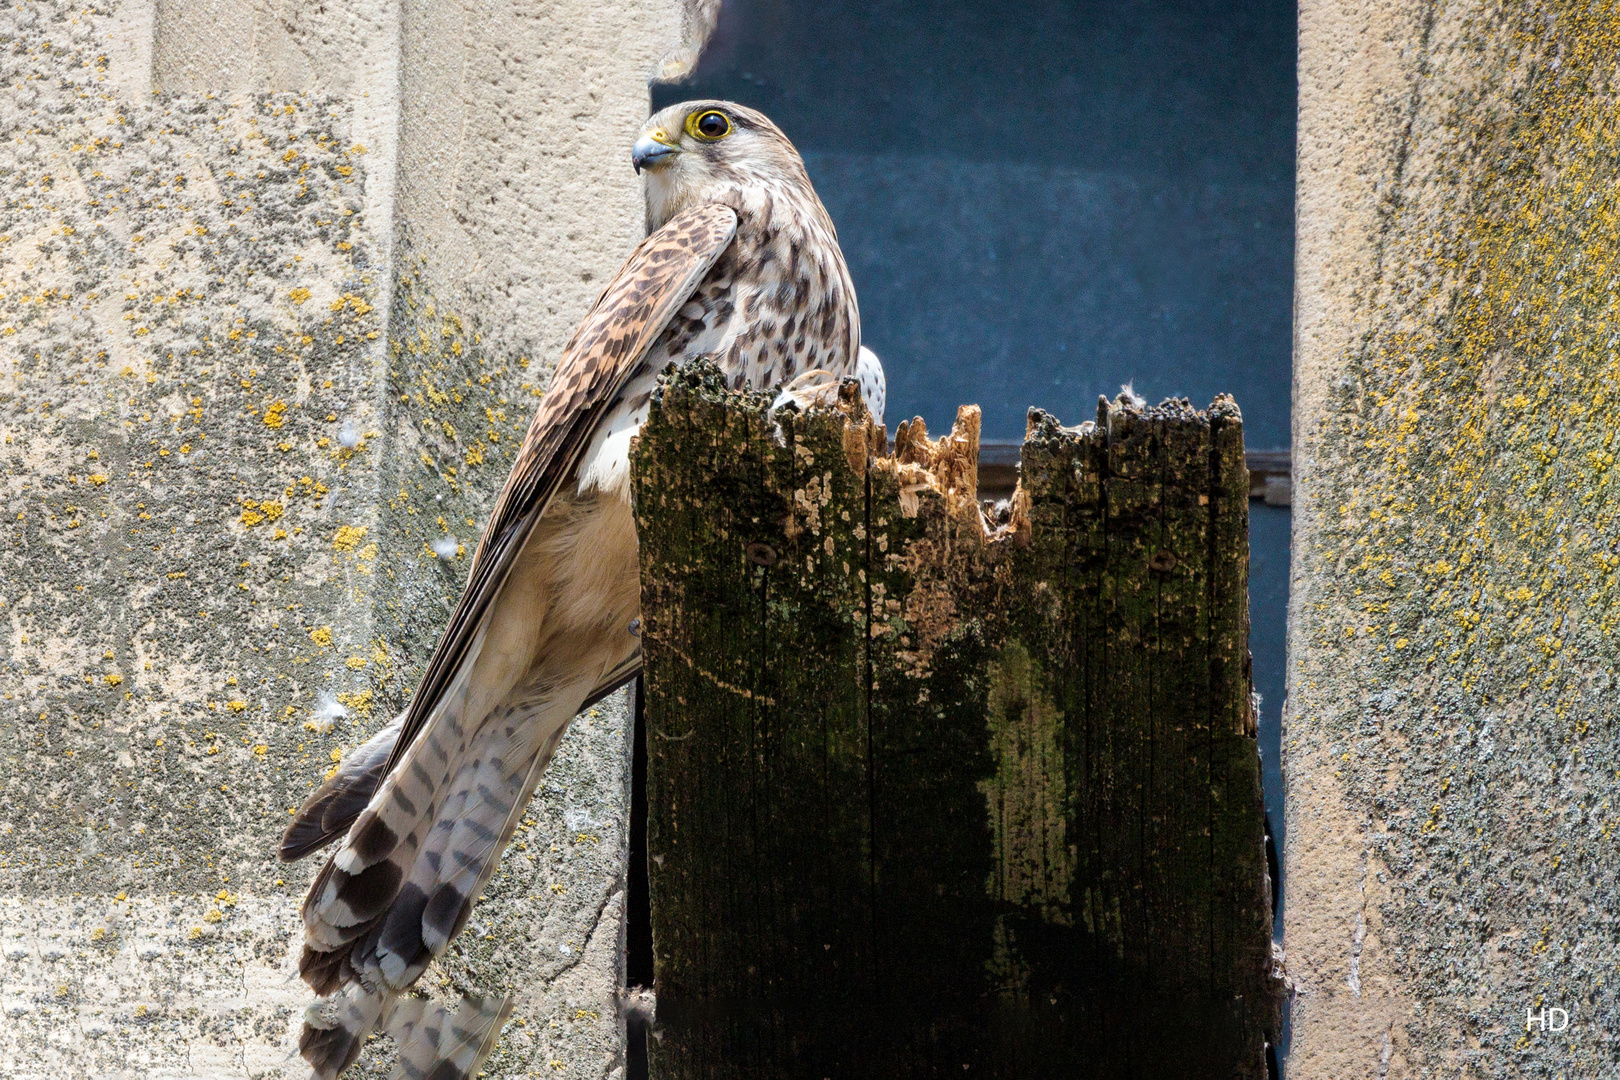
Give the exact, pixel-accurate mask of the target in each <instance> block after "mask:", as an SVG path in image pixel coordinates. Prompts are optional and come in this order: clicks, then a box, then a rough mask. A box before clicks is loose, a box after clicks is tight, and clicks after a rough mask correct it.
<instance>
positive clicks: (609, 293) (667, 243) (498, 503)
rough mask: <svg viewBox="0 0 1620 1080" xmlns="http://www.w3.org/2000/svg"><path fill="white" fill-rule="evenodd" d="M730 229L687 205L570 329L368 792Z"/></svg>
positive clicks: (617, 681)
mask: <svg viewBox="0 0 1620 1080" xmlns="http://www.w3.org/2000/svg"><path fill="white" fill-rule="evenodd" d="M736 232H737V214H736V211H734V210H732V209H731V208H730V207H727V206H721V205H718V204H711V205H705V206H696V207H692V208H691V209H689V210H685V211H683V212H681V213H680V214H677V215H676V216H675V217H673V218H671V219H670V220H669V221H668V222H667V223H666V224H665V225H664V227H663V228H661V229H659V230H658V231H657V232H655V233H653V234H652V235H651V236H649V237H647V239H645V240H643V241H642V242H641V244H640V246H638V247H637V248H636V250H635V252H634V253H632V254H631V256H630V258H629V259H628V260H626V262H625V264H624V266H623V267H622V268H621V269H620V270H619V272H618V274H617V275H615V276H614V278H613V280H612V281H610V282H609V283H608V286H607V288H605V289H603V290H602V295H601V296H600V297H599V298H598V299H597V301H596V305H595V306H594V307H593V308H592V309H591V312H590V314H589V315H587V316H586V317H585V320H584V321H583V322H582V323H580V325H579V328H578V329H577V330H575V331H574V336H573V337H572V338H570V339H569V342H568V344H567V345H566V346H565V347H564V348H563V353H562V357H561V359H560V360H559V361H558V363H557V372H556V375H555V376H554V377H553V378H552V381H551V387H550V388H549V389H548V390H547V392H546V396H545V398H544V399H543V400H542V401H541V403H540V408H539V409H538V410H536V412H535V414H534V419H533V421H531V422H530V424H529V430H528V433H527V434H526V435H525V436H524V439H523V445H522V447H520V448H519V450H518V455H517V460H516V461H514V462H513V464H512V471H511V473H510V474H509V475H508V476H507V478H506V486H505V487H503V488H502V489H501V493H500V495H499V496H498V497H497V498H496V500H495V508H494V510H493V512H492V513H491V514H490V519H489V524H488V525H487V526H486V527H485V529H484V534H483V536H482V537H481V538H480V539H479V541H478V548H477V550H476V551H475V552H474V554H473V561H472V569H471V571H470V572H469V574H468V578H467V585H466V588H465V589H464V590H463V591H462V594H461V600H460V602H459V603H457V605H456V608H455V611H454V612H452V613H451V616H450V622H449V625H448V626H446V627H445V631H444V633H443V635H441V636H440V638H439V643H438V646H437V647H436V648H435V649H434V652H433V656H432V658H431V659H430V660H429V661H428V666H427V672H426V674H425V675H423V677H422V682H421V685H420V686H418V687H417V690H416V694H415V696H413V697H412V699H411V703H410V705H409V706H408V708H407V709H406V712H405V714H404V723H403V725H402V726H401V728H400V730H399V736H398V738H397V740H395V741H394V744H393V748H392V750H391V751H390V753H389V755H388V758H387V762H386V764H384V765H383V767H382V768H380V769H374V770H368V773H369V772H374V777H373V776H367V778H366V779H367V780H368V781H370V783H369V785H368V786H369V787H370V788H371V789H372V790H375V787H376V782H377V781H380V780H381V779H382V777H384V776H386V775H388V774H389V773H391V772H392V771H393V769H394V767H395V766H396V765H398V764H399V761H400V759H401V758H402V757H403V756H404V754H405V751H406V750H408V749H409V748H410V745H411V743H412V741H414V740H415V738H416V736H417V735H418V734H419V733H420V732H421V731H422V728H423V726H424V725H425V724H426V723H427V720H428V718H429V717H430V716H432V714H433V711H434V709H435V708H436V707H437V706H438V704H439V701H440V699H441V698H443V696H444V694H445V692H446V690H447V689H448V688H449V686H450V684H451V681H452V680H453V678H454V676H455V673H456V671H457V670H458V669H459V668H460V666H461V664H462V662H463V661H464V660H465V659H466V658H467V654H468V652H469V650H470V649H472V648H473V645H474V642H475V641H476V639H477V637H478V631H479V628H480V627H481V626H482V625H483V621H484V617H485V616H486V615H487V614H488V612H489V608H490V605H491V604H492V603H493V602H494V599H495V597H496V595H497V594H498V593H499V592H500V589H501V585H502V584H503V583H504V582H505V580H506V575H507V572H508V571H509V570H510V569H511V567H512V562H513V560H514V559H515V558H516V556H517V554H518V552H519V551H521V550H522V549H523V545H524V543H525V542H526V541H527V540H528V538H529V533H530V531H531V530H532V529H533V528H534V526H535V523H536V522H538V521H539V520H540V516H541V515H542V514H544V513H545V511H546V507H547V506H548V505H549V504H550V502H551V499H552V497H553V496H554V495H555V494H556V493H557V491H558V490H559V489H560V488H561V486H562V484H563V482H564V481H566V480H567V479H568V478H569V477H570V476H571V475H572V474H573V472H574V470H575V467H576V466H577V465H578V463H579V459H580V456H581V455H582V454H583V453H584V451H585V449H586V447H587V446H588V445H589V444H590V439H591V435H592V434H593V433H594V431H595V430H596V427H597V425H598V424H599V423H601V421H602V419H603V417H604V416H605V415H606V413H607V412H608V410H609V409H610V408H611V407H612V405H613V401H614V398H615V396H616V395H617V394H618V392H619V391H620V390H621V389H622V388H623V386H624V384H625V382H626V381H627V380H628V379H629V378H630V375H631V374H632V373H633V372H634V370H635V368H636V365H637V364H638V363H640V361H641V360H642V358H643V357H644V356H646V354H647V350H648V349H650V348H651V347H652V345H653V342H655V341H656V340H657V339H658V336H659V334H661V333H662V332H663V330H664V327H665V326H666V325H668V323H669V320H670V318H671V317H672V316H673V315H674V314H675V312H676V311H677V310H679V308H680V306H681V305H682V304H684V303H685V302H686V301H687V299H688V298H689V297H690V296H691V294H692V292H693V290H694V289H696V288H697V286H698V283H699V282H700V281H702V279H703V275H704V274H706V273H708V271H709V268H710V267H711V266H713V265H714V262H715V260H716V259H718V258H719V257H720V253H721V252H723V251H724V250H725V249H726V246H727V245H728V244H730V243H731V239H732V237H733V236H735V235H736ZM638 667H639V665H638ZM633 674H634V671H631V672H629V673H628V675H633ZM628 675H626V674H625V673H615V678H613V679H612V680H610V681H611V683H612V685H608V686H606V689H607V690H608V691H609V692H610V691H611V690H612V689H617V687H618V686H619V685H622V684H623V681H624V679H625V678H627V677H628ZM323 794H330V793H327V792H325V791H324V789H323V791H322V792H317V793H316V797H317V798H318V797H320V796H322V795H323ZM306 809H308V808H306ZM305 816H306V815H299V818H298V820H300V821H301V820H303V818H304V817H305ZM323 816H324V815H323ZM334 824H335V823H334V822H326V823H325V825H326V827H324V828H322V829H320V832H321V833H323V834H325V837H326V838H330V836H331V835H334V834H333V833H332V832H331V826H332V825H334ZM309 842H310V838H309V837H307V836H302V835H301V836H299V837H297V838H293V837H291V836H289V838H288V840H287V841H284V844H287V847H286V848H284V850H287V851H289V852H291V851H297V852H298V853H299V854H302V853H304V852H305V851H308V850H312V848H311V847H310V846H309Z"/></svg>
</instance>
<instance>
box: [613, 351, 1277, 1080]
mask: <svg viewBox="0 0 1620 1080" xmlns="http://www.w3.org/2000/svg"><path fill="white" fill-rule="evenodd" d="M767 401H768V398H766V397H764V396H761V395H757V394H745V393H734V392H730V391H728V390H725V389H724V388H723V385H722V383H721V381H720V379H719V378H718V375H717V373H716V372H715V370H714V369H713V368H712V367H710V366H708V365H693V366H691V367H689V368H688V369H686V370H685V371H683V372H681V373H679V374H676V375H673V376H671V377H669V378H668V379H667V380H666V384H665V386H664V389H663V391H662V395H661V399H660V400H659V401H658V402H657V403H656V404H655V405H654V408H653V410H652V415H651V417H650V418H649V419H648V421H647V423H646V425H645V426H644V427H643V428H642V433H641V437H640V442H639V447H638V449H637V451H636V459H635V497H636V504H637V513H638V526H639V529H640V535H641V560H642V562H641V570H642V604H643V629H642V635H643V643H644V648H645V656H646V680H647V682H646V720H647V732H648V740H647V745H648V753H649V762H648V766H649V767H648V784H649V787H648V796H649V798H648V804H649V808H650V809H649V822H648V851H649V859H650V864H649V867H648V869H649V875H650V882H651V892H652V909H653V910H652V916H653V938H654V949H655V971H656V989H657V996H658V1019H657V1029H658V1031H659V1037H658V1038H655V1039H652V1040H651V1045H650V1054H651V1061H652V1075H653V1077H654V1078H656V1080H675V1078H681V1080H685V1078H693V1080H697V1078H702V1080H721V1078H728V1077H750V1078H753V1077H760V1076H772V1077H807V1078H814V1080H820V1078H823V1077H837V1078H840V1080H847V1078H854V1077H882V1078H884V1080H890V1078H892V1077H914V1076H916V1077H920V1076H953V1077H954V1076H967V1077H982V1076H996V1077H1030V1078H1035V1077H1051V1076H1091V1077H1115V1076H1118V1077H1177V1078H1195V1077H1220V1078H1221V1080H1226V1078H1229V1077H1257V1078H1261V1077H1264V1076H1265V1074H1266V1070H1265V1053H1264V1043H1265V1039H1266V1036H1267V1034H1268V1033H1270V1032H1272V1031H1273V1030H1274V1028H1275V1025H1276V1022H1277V1016H1278V1003H1279V983H1278V981H1277V980H1276V979H1275V978H1273V975H1272V971H1271V961H1270V955H1271V954H1270V931H1271V918H1270V907H1269V887H1268V882H1267V878H1266V866H1265V855H1264V840H1263V819H1262V809H1261V797H1260V771H1259V759H1258V753H1257V749H1256V743H1255V739H1254V728H1253V714H1252V710H1251V707H1250V702H1249V694H1250V682H1249V670H1248V651H1247V636H1248V601H1247V595H1246V587H1247V561H1248V543H1247V514H1248V487H1247V475H1246V473H1245V470H1244V466H1243V439H1242V422H1241V418H1240V417H1239V415H1238V411H1237V409H1236V407H1235V406H1233V405H1232V403H1231V402H1230V400H1228V399H1222V400H1220V401H1217V403H1216V404H1215V406H1213V407H1212V408H1211V409H1210V410H1209V411H1208V412H1207V413H1203V412H1198V411H1195V410H1193V409H1192V408H1190V407H1188V406H1186V405H1185V404H1178V403H1166V404H1165V405H1163V406H1160V407H1157V408H1150V409H1146V410H1140V411H1139V410H1135V409H1132V408H1130V407H1128V406H1126V405H1124V404H1120V403H1116V404H1112V405H1106V406H1104V407H1102V408H1100V409H1099V413H1098V420H1097V423H1096V425H1095V427H1092V426H1090V425H1088V426H1086V427H1084V428H1082V429H1080V430H1078V431H1075V430H1064V429H1063V428H1061V427H1059V425H1058V424H1057V422H1056V421H1054V420H1052V419H1051V418H1049V417H1045V416H1043V415H1041V414H1034V416H1033V418H1032V421H1031V425H1030V433H1029V436H1028V438H1027V440H1026V442H1025V444H1024V450H1023V466H1022V468H1023V474H1022V475H1023V480H1022V484H1023V488H1022V491H1021V494H1020V496H1019V497H1017V498H1015V500H1014V502H1013V507H1012V512H1011V514H1005V513H1004V514H1002V515H1001V518H1002V520H1001V521H1000V522H999V523H993V524H989V525H987V524H986V522H985V518H984V517H983V516H982V515H981V510H980V508H979V505H978V503H977V502H976V501H975V499H974V492H973V487H972V485H973V477H974V467H975V464H976V455H977V442H978V432H977V412H976V410H971V409H964V410H963V411H962V414H961V416H960V417H959V418H958V421H957V426H956V430H955V431H954V432H953V433H952V434H951V435H950V436H947V437H946V438H943V439H940V440H938V441H937V442H929V441H928V439H927V437H926V433H925V432H923V431H921V430H920V428H921V425H920V424H918V425H915V426H908V425H902V426H901V428H900V430H899V431H898V432H897V434H896V439H895V450H894V456H892V457H884V456H882V453H883V450H884V447H883V446H882V441H881V438H880V436H879V435H878V433H877V432H876V431H875V430H874V429H872V428H871V427H870V426H869V425H868V424H867V423H866V421H865V419H864V417H863V416H862V415H860V409H859V406H858V405H855V404H846V405H844V406H842V407H841V408H840V409H838V410H827V411H815V412H812V413H810V414H807V415H799V414H795V413H787V414H778V416H777V417H775V418H774V419H773V418H772V417H770V416H769V415H768V414H767V410H766V404H767ZM874 451H875V453H874Z"/></svg>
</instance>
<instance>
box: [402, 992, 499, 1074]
mask: <svg viewBox="0 0 1620 1080" xmlns="http://www.w3.org/2000/svg"><path fill="white" fill-rule="evenodd" d="M511 1015H512V999H511V998H510V997H502V998H491V997H473V996H468V997H464V998H462V999H461V1004H460V1007H459V1008H457V1009H456V1010H455V1011H454V1012H452V1011H451V1010H450V1009H448V1008H446V1007H445V1006H444V1005H441V1004H439V1003H437V1002H432V1001H427V1000H424V999H422V998H409V999H403V1000H401V1001H399V1002H398V1003H397V1004H395V1006H394V1010H393V1012H392V1013H391V1014H390V1015H389V1017H388V1022H387V1025H386V1026H387V1031H388V1034H389V1036H391V1037H392V1038H393V1040H394V1042H395V1043H396V1044H397V1045H398V1048H399V1057H398V1059H397V1063H396V1064H395V1066H394V1071H393V1072H392V1073H391V1074H390V1077H389V1080H466V1078H468V1077H472V1076H476V1075H477V1074H478V1067H479V1066H480V1065H482V1064H483V1063H484V1061H485V1059H486V1058H488V1057H489V1055H490V1053H491V1051H493V1050H494V1049H495V1043H496V1041H497V1040H498V1039H499V1038H500V1035H501V1027H502V1026H503V1025H504V1024H505V1023H506V1020H507V1018H508V1017H510V1016H511Z"/></svg>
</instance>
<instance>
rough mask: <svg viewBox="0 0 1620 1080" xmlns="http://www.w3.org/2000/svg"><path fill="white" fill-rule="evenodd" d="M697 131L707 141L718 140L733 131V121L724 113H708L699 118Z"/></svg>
mask: <svg viewBox="0 0 1620 1080" xmlns="http://www.w3.org/2000/svg"><path fill="white" fill-rule="evenodd" d="M697 129H698V134H699V135H702V136H703V137H704V138H705V139H718V138H720V137H721V136H722V135H726V134H728V133H729V132H730V131H731V121H730V120H727V119H726V117H725V114H724V113H717V112H707V113H704V114H703V115H702V116H700V117H698V122H697Z"/></svg>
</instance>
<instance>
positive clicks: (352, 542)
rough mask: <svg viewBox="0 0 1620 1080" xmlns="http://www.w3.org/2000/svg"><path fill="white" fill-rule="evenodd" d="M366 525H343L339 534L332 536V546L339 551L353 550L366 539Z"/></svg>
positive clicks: (339, 529)
mask: <svg viewBox="0 0 1620 1080" xmlns="http://www.w3.org/2000/svg"><path fill="white" fill-rule="evenodd" d="M365 536H366V527H365V526H364V525H343V526H340V527H339V528H338V531H337V534H336V535H335V536H333V537H332V546H333V547H335V548H337V549H338V550H339V551H353V550H354V549H355V546H356V545H358V544H359V543H360V541H361V540H364V539H365Z"/></svg>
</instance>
